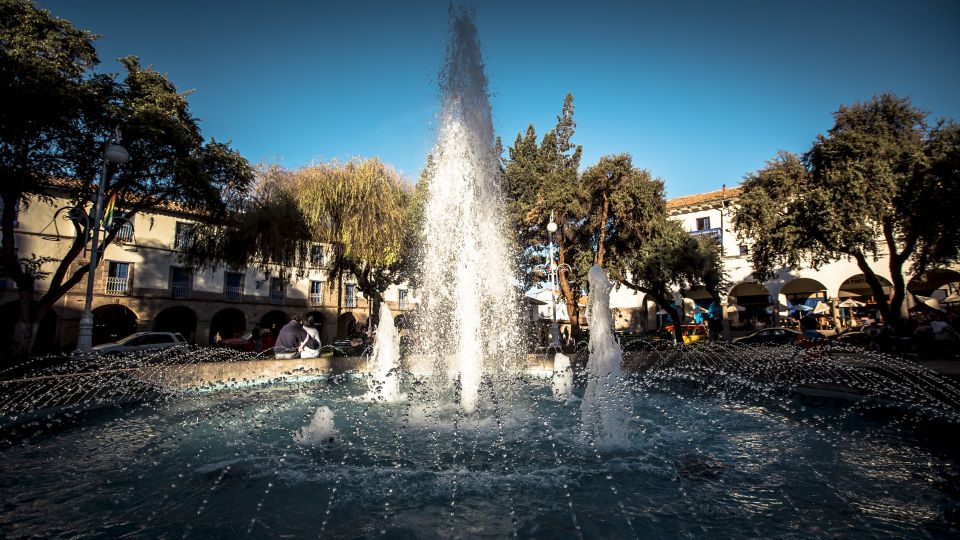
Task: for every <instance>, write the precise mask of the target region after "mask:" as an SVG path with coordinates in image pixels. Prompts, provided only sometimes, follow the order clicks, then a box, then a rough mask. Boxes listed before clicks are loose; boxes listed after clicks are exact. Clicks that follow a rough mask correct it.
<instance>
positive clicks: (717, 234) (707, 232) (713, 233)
mask: <svg viewBox="0 0 960 540" xmlns="http://www.w3.org/2000/svg"><path fill="white" fill-rule="evenodd" d="M690 234H692V235H693V236H709V237H710V238H713V239H714V240H716V241H717V242H719V241H720V240H721V239H722V238H723V231H722V230H720V228H719V227H718V228H716V229H703V230H702V231H690Z"/></svg>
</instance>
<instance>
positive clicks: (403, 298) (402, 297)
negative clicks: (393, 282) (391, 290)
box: [397, 289, 407, 309]
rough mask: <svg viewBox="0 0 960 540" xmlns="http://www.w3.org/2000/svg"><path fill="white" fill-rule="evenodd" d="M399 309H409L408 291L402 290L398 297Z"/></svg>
mask: <svg viewBox="0 0 960 540" xmlns="http://www.w3.org/2000/svg"><path fill="white" fill-rule="evenodd" d="M397 299H398V302H397V307H399V308H400V309H407V291H406V289H400V291H398V295H397Z"/></svg>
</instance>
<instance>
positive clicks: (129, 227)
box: [115, 212, 134, 242]
mask: <svg viewBox="0 0 960 540" xmlns="http://www.w3.org/2000/svg"><path fill="white" fill-rule="evenodd" d="M119 214H120V217H119V218H117V219H115V223H117V226H118V227H119V228H120V230H118V231H117V237H116V238H117V242H133V217H134V216H130V217H127V215H126V214H125V213H122V212H121V213H119Z"/></svg>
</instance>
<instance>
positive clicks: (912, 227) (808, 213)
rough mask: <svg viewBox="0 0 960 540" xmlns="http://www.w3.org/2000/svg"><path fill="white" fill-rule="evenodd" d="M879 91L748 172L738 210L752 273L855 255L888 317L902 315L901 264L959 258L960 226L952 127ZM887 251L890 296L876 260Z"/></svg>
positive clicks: (918, 265)
mask: <svg viewBox="0 0 960 540" xmlns="http://www.w3.org/2000/svg"><path fill="white" fill-rule="evenodd" d="M926 116H927V114H926V112H925V111H923V110H920V109H918V108H916V107H914V106H913V105H912V104H911V103H910V101H909V100H908V99H906V98H900V97H897V96H894V95H892V94H884V95H881V96H877V97H874V98H873V99H871V100H868V101H865V102H860V103H855V104H853V105H851V106H842V107H840V109H839V110H838V111H837V112H836V113H835V114H834V120H835V124H834V126H833V128H831V129H830V131H829V132H828V133H827V134H826V135H820V136H818V137H817V139H816V140H815V142H814V144H813V146H812V148H811V149H810V150H809V151H808V152H806V153H805V154H804V155H803V156H802V157H800V156H795V155H791V154H787V153H781V154H779V155H778V156H777V157H776V158H774V159H773V160H771V161H770V162H768V164H767V166H766V167H765V168H764V169H762V170H760V171H758V172H756V173H753V174H749V175H747V177H746V178H745V180H744V183H743V192H742V194H741V197H740V201H739V205H740V208H739V210H738V211H737V213H736V215H735V218H734V219H735V226H736V228H737V230H738V233H739V234H740V236H741V237H743V238H749V239H752V240H753V242H754V249H753V253H752V259H753V265H754V268H755V270H756V274H757V275H758V276H759V277H761V278H769V277H771V276H773V275H775V274H776V272H777V271H778V270H779V269H780V268H783V267H785V268H794V269H796V268H799V267H801V266H802V265H804V264H810V265H812V266H813V267H814V268H819V267H820V266H822V265H824V264H826V263H829V262H832V261H836V260H838V259H841V258H851V259H853V260H855V261H856V262H857V264H858V266H859V267H860V269H861V271H863V273H864V275H865V276H866V279H867V281H868V283H870V285H871V287H872V288H873V289H874V291H873V292H874V295H875V297H876V298H877V299H878V301H879V307H880V310H881V312H882V314H883V315H884V317H885V318H886V319H888V320H895V319H896V318H898V317H899V316H900V306H901V304H902V302H903V298H904V294H905V276H904V272H905V264H906V263H907V262H912V264H913V269H912V270H913V272H914V273H920V272H922V271H924V270H925V269H926V268H928V267H930V266H933V265H939V264H945V263H949V262H952V261H956V259H957V254H958V249H960V234H958V233H957V232H956V228H955V226H954V225H953V224H954V222H955V220H956V219H955V216H957V213H958V208H960V206H958V204H960V189H958V188H957V181H958V167H957V160H958V148H960V144H958V142H960V141H958V139H960V137H958V134H957V126H956V125H955V124H954V123H952V122H940V123H938V124H937V125H936V126H935V127H934V128H932V129H931V128H929V127H928V125H927V124H926V121H925V118H926ZM885 255H886V256H889V258H890V263H889V270H890V273H891V277H892V282H893V294H892V296H891V297H890V298H889V300H888V298H887V293H886V292H884V290H883V287H882V284H881V282H880V281H879V279H878V278H877V272H876V268H875V265H876V263H877V261H878V259H879V258H880V257H881V256H885Z"/></svg>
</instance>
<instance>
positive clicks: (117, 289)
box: [104, 261, 130, 295]
mask: <svg viewBox="0 0 960 540" xmlns="http://www.w3.org/2000/svg"><path fill="white" fill-rule="evenodd" d="M129 278H130V263H124V262H113V261H111V262H110V268H109V270H108V272H107V283H106V287H105V288H104V292H105V293H106V294H116V295H122V294H127V292H129V290H130V287H129V285H130V280H129Z"/></svg>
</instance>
